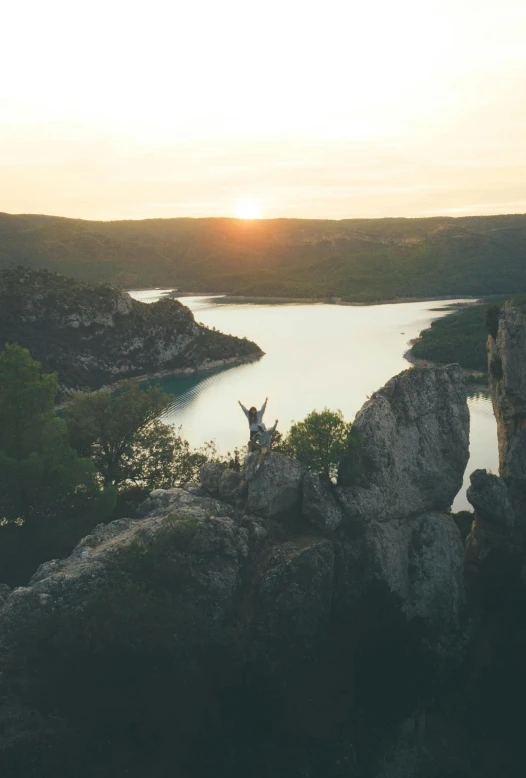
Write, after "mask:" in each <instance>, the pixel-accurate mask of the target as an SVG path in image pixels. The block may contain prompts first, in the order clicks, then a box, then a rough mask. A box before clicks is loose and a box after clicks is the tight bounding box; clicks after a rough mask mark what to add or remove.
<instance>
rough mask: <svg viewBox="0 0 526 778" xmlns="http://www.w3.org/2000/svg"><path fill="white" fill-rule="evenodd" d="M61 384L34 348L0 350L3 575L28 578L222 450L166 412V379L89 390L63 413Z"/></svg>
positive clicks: (191, 476)
mask: <svg viewBox="0 0 526 778" xmlns="http://www.w3.org/2000/svg"><path fill="white" fill-rule="evenodd" d="M56 392H57V376H56V375H55V374H46V373H44V372H43V371H42V368H41V366H40V365H39V363H38V362H35V361H34V360H33V359H31V356H30V354H29V352H28V351H27V350H26V349H23V348H21V347H20V346H16V345H12V346H7V347H6V348H5V350H4V351H2V352H0V569H1V571H2V572H1V576H2V577H1V582H2V583H8V584H22V583H26V582H27V580H28V579H29V577H30V576H31V575H32V574H33V573H34V572H35V570H36V568H37V566H38V565H39V564H40V563H42V562H44V561H47V560H49V559H53V558H57V557H63V556H66V555H67V554H69V553H70V552H71V550H72V548H73V546H74V545H75V543H77V542H78V541H79V540H80V539H81V538H82V537H84V536H85V535H87V534H88V533H89V532H90V531H91V529H92V528H93V527H94V526H95V525H96V524H99V523H100V522H101V521H111V520H112V519H113V518H117V517H118V516H122V515H133V513H134V511H135V509H136V507H137V505H138V504H140V502H141V501H142V500H144V499H145V497H146V495H147V494H148V493H149V492H150V491H151V490H152V489H153V488H155V487H166V488H169V487H172V486H179V485H181V484H182V483H185V482H187V481H191V480H196V479H197V477H198V473H199V467H200V466H201V465H202V464H203V463H204V462H206V461H208V460H209V459H217V457H218V455H217V452H216V450H215V447H214V445H213V444H208V445H207V446H204V447H203V448H201V449H197V450H196V449H193V450H192V449H191V448H190V446H189V444H188V442H187V441H186V440H184V438H182V437H181V435H180V434H179V433H178V431H177V430H174V428H173V427H172V426H169V425H166V424H162V423H161V422H159V421H158V420H157V415H158V414H159V413H160V412H161V411H162V409H163V408H164V407H166V405H167V403H168V402H169V398H167V397H166V396H164V395H163V394H162V392H161V391H160V390H159V389H155V388H152V389H149V390H148V391H141V390H140V389H139V387H138V385H137V384H130V385H127V386H124V388H123V390H122V391H121V392H120V393H119V394H118V395H110V394H109V393H96V394H80V395H77V396H75V397H74V398H73V399H72V400H71V402H70V403H69V405H68V407H67V408H66V409H65V412H64V414H63V417H62V418H59V417H58V416H57V415H56V413H55V409H54V403H55V398H56ZM227 456H230V455H227Z"/></svg>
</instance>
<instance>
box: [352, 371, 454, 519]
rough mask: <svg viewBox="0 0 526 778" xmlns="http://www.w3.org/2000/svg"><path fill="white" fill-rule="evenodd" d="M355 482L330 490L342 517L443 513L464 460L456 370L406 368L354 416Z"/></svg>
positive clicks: (447, 506)
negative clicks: (359, 452)
mask: <svg viewBox="0 0 526 778" xmlns="http://www.w3.org/2000/svg"><path fill="white" fill-rule="evenodd" d="M353 434H354V435H357V436H359V437H361V438H362V440H363V466H362V478H361V484H360V485H359V486H355V487H346V488H340V489H338V497H339V499H340V500H341V502H342V504H343V505H344V506H345V510H346V513H347V516H348V517H349V519H352V520H354V521H358V522H364V521H370V520H375V521H391V520H393V519H402V518H407V517H409V516H415V515H418V514H423V513H427V512H428V511H440V510H445V509H447V508H449V507H450V506H451V504H452V502H453V500H454V498H455V496H456V494H457V493H458V491H459V489H460V487H461V486H462V478H463V474H464V470H465V467H466V464H467V461H468V457H469V411H468V406H467V399H466V392H465V388H464V381H463V377H462V371H461V369H460V368H459V367H458V365H448V366H447V367H445V368H439V367H424V368H413V369H410V370H406V371H404V372H403V373H400V374H399V375H397V376H395V377H394V378H392V379H391V380H390V381H388V382H387V384H386V385H385V386H384V387H383V388H382V389H380V390H379V391H377V392H375V394H374V395H373V396H372V397H371V399H370V400H369V401H368V402H367V403H365V405H364V406H363V408H362V409H361V410H360V411H359V412H358V413H357V414H356V418H355V420H354V423H353Z"/></svg>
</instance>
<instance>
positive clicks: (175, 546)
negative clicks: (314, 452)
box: [0, 367, 469, 778]
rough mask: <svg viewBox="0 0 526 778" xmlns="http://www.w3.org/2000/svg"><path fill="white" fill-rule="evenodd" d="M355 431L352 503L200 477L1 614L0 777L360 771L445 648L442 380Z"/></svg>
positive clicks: (381, 402)
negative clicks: (358, 460)
mask: <svg viewBox="0 0 526 778" xmlns="http://www.w3.org/2000/svg"><path fill="white" fill-rule="evenodd" d="M355 427H356V430H357V431H358V432H359V434H360V436H361V437H362V439H363V449H364V457H363V462H362V465H361V471H360V473H359V474H358V483H359V485H355V486H345V485H340V486H338V487H337V488H334V487H332V486H331V485H330V484H329V483H327V482H325V481H323V480H320V478H319V477H318V476H316V475H314V474H312V473H309V472H308V471H306V469H305V468H304V467H303V466H302V465H300V464H299V463H298V462H294V461H291V460H288V459H286V458H285V457H283V456H281V455H280V454H277V453H272V452H271V453H270V454H269V456H268V459H267V461H266V462H265V465H264V466H263V468H262V470H261V471H259V472H256V471H255V470H254V463H253V461H252V460H249V459H248V458H247V461H246V462H245V465H244V467H243V470H242V471H241V473H237V472H235V471H232V470H229V469H228V468H226V467H224V466H221V465H206V466H204V468H203V470H202V474H201V475H202V477H201V484H200V485H189V486H188V487H187V488H186V489H170V490H166V491H163V490H157V491H155V492H153V493H152V495H151V497H150V498H149V500H148V501H147V502H146V503H145V504H144V505H143V506H142V508H141V510H140V516H139V517H138V518H134V519H122V520H118V521H114V522H112V523H111V524H109V525H101V526H99V527H98V528H97V529H96V530H95V531H94V532H93V534H92V535H90V536H89V537H87V538H85V539H84V540H83V541H82V542H81V543H80V544H79V545H78V546H77V548H76V549H75V550H74V552H73V553H72V555H71V556H70V557H69V558H68V559H65V560H55V561H51V562H49V563H46V564H44V565H42V566H41V568H40V569H39V570H38V571H37V573H36V574H35V576H34V577H33V579H32V581H31V582H30V583H29V585H28V586H27V587H23V588H19V589H17V590H15V591H14V592H12V593H11V594H10V595H9V596H7V597H6V599H5V601H4V604H3V607H2V609H1V611H0V656H1V657H2V667H3V668H4V670H6V669H7V671H8V672H7V673H4V675H3V680H2V681H1V682H0V683H1V688H0V697H2V698H3V699H4V707H3V720H2V722H1V724H2V728H3V729H2V730H1V731H3V736H2V740H1V744H2V747H3V749H4V750H3V755H4V759H5V764H6V765H7V766H8V769H9V770H11V773H6V774H9V775H15V774H16V770H18V771H19V774H28V775H33V774H35V775H37V774H38V775H47V774H48V772H46V770H47V771H49V774H50V775H51V774H53V775H54V776H55V778H59V777H60V776H62V775H66V774H71V770H72V769H76V770H77V774H78V775H79V776H88V775H89V776H91V775H93V776H95V775H107V774H108V775H109V774H110V773H111V772H112V771H113V772H115V771H117V773H119V774H124V773H126V774H130V775H134V776H135V775H140V774H144V772H145V771H146V772H147V773H148V774H150V775H151V774H154V775H158V776H161V775H165V774H166V770H167V769H168V765H169V766H170V769H171V770H174V771H175V774H176V775H184V776H205V775H210V774H211V773H210V771H211V770H212V771H213V772H214V773H215V774H221V775H223V774H225V775H226V774H228V775H232V776H242V775H243V776H245V775H251V776H255V778H259V777H260V776H261V778H263V777H266V776H278V775H279V776H281V775H287V776H294V777H295V778H296V777H297V778H300V776H304V777H305V778H316V777H317V776H328V777H330V776H334V778H336V776H354V775H356V776H361V775H380V774H381V770H382V769H383V768H382V767H381V765H380V763H379V761H378V760H379V759H380V757H379V754H380V753H384V752H385V748H386V745H385V743H386V742H387V740H388V739H389V737H390V735H391V734H392V732H393V731H394V729H393V728H395V729H396V727H397V726H398V725H399V723H400V722H401V721H402V720H403V719H404V718H406V717H407V716H409V715H410V714H411V713H412V712H414V711H415V710H417V709H420V707H421V706H422V704H423V703H424V702H425V700H427V699H428V698H430V697H431V696H432V695H433V693H434V689H436V688H437V687H438V686H439V685H440V683H442V682H443V680H444V677H445V676H444V672H445V670H444V668H445V667H447V666H449V665H450V664H451V663H452V662H454V661H456V659H457V658H458V656H459V654H460V648H459V647H460V646H461V645H462V641H461V640H460V635H461V624H462V611H463V606H464V599H465V596H464V583H463V548H462V542H461V538H460V533H459V530H458V529H457V526H456V524H455V522H454V520H453V518H452V517H451V516H450V515H449V514H448V513H447V512H445V511H446V510H447V508H448V507H449V505H450V503H451V501H452V500H453V498H454V496H455V492H456V489H457V488H458V486H459V485H460V483H461V482H462V474H463V470H464V467H465V464H466V461H467V457H468V430H469V417H468V413H467V405H466V396H465V393H464V392H463V388H462V379H461V375H460V372H459V371H458V370H457V369H456V368H454V367H448V368H445V369H440V368H434V367H430V368H423V369H420V368H414V369H411V370H409V371H405V372H404V373H401V374H400V375H399V376H396V377H395V378H394V379H392V380H391V381H390V382H389V383H388V384H387V386H386V387H384V389H382V390H380V391H379V392H377V393H376V394H375V395H374V396H373V397H372V398H371V400H370V401H368V403H366V405H365V406H364V408H363V409H362V411H360V413H359V414H358V416H357V418H356V422H355ZM123 719H124V721H123ZM386 739H387V740H386ZM79 755H80V756H79ZM382 759H383V757H382ZM83 760H84V761H83ZM86 765H87V766H86ZM108 765H111V769H110V767H108ZM68 770H69V771H70V772H69V773H68ZM31 771H33V772H31ZM105 771H106V772H105ZM390 774H392V773H390ZM393 775H394V774H393Z"/></svg>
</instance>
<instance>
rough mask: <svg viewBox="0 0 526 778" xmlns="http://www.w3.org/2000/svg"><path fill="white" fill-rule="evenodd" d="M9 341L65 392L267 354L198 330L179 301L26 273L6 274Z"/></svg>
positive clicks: (3, 292) (0, 336) (0, 312)
mask: <svg viewBox="0 0 526 778" xmlns="http://www.w3.org/2000/svg"><path fill="white" fill-rule="evenodd" d="M6 342H13V343H18V344H19V345H21V346H24V347H26V348H28V349H29V351H30V352H31V355H32V357H33V358H34V359H37V360H38V361H39V362H41V363H42V364H43V366H44V369H45V370H49V371H56V372H57V373H58V375H59V383H60V385H61V387H62V388H63V389H84V388H89V389H97V388H99V387H101V386H104V385H109V384H112V383H115V382H117V381H119V380H122V379H125V378H131V377H137V376H149V375H153V374H158V373H165V374H166V373H176V372H182V371H192V370H206V369H210V368H212V367H217V366H220V365H225V364H234V363H236V362H246V361H250V360H253V359H259V358H260V357H261V356H262V354H263V352H262V351H261V349H260V348H259V347H258V346H257V345H256V344H255V343H252V342H251V341H249V340H246V339H244V338H237V337H233V336H231V335H224V334H222V333H221V332H217V331H216V330H210V329H208V328H207V327H204V326H203V325H201V324H197V323H196V321H195V319H194V316H193V314H192V312H191V311H190V309H189V308H187V307H186V306H185V305H183V304H182V303H180V302H178V301H177V300H172V299H162V300H159V301H158V302H156V303H152V304H150V305H146V304H145V303H140V302H137V301H136V300H133V299H132V298H131V297H130V295H129V294H127V293H126V292H122V291H121V290H120V289H118V288H117V287H114V286H111V285H109V284H98V285H94V286H93V285H90V284H86V283H79V282H76V281H73V280H72V279H69V278H65V277H64V276H60V275H57V274H56V273H48V272H47V271H43V270H27V269H23V268H18V269H16V270H4V271H1V272H0V345H1V344H4V343H6Z"/></svg>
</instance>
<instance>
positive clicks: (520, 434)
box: [488, 303, 526, 531]
mask: <svg viewBox="0 0 526 778" xmlns="http://www.w3.org/2000/svg"><path fill="white" fill-rule="evenodd" d="M488 372H489V384H490V391H491V399H492V401H493V410H494V412H495V418H496V420H497V435H498V441H499V473H500V476H501V478H503V479H504V481H505V482H506V485H507V487H508V489H509V492H510V499H511V502H512V504H513V506H514V509H515V511H516V514H517V522H518V524H519V525H520V526H521V527H522V528H523V530H525V531H526V317H525V316H523V314H522V313H520V312H519V311H518V310H516V309H515V308H514V307H513V305H512V304H510V303H506V305H505V306H504V308H503V309H502V311H501V313H500V316H499V320H498V329H497V332H496V337H493V335H489V336H488Z"/></svg>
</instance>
